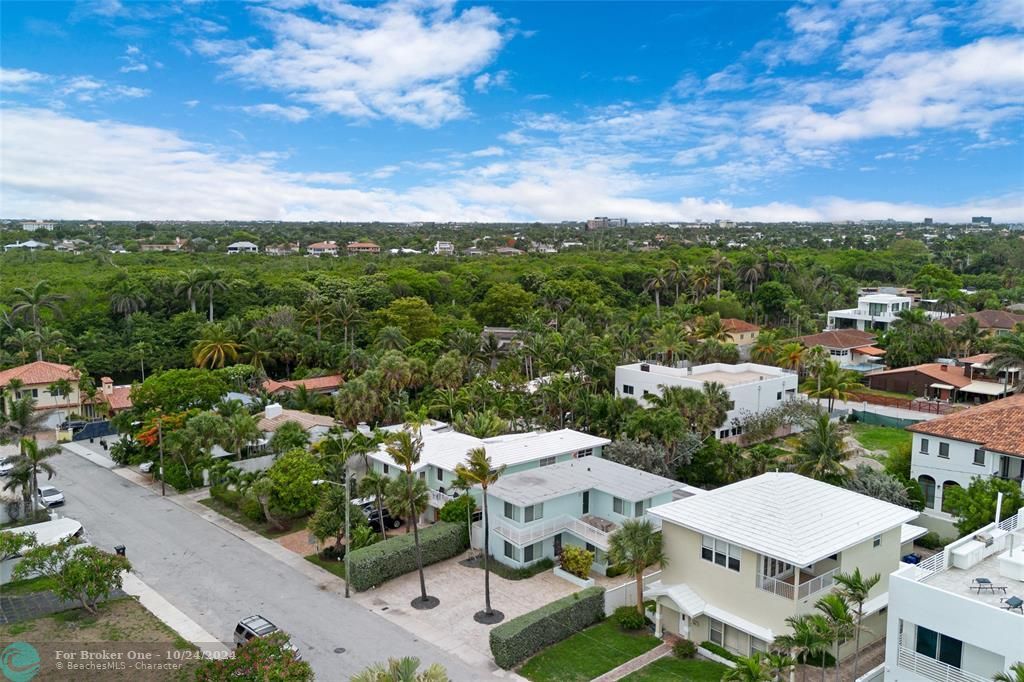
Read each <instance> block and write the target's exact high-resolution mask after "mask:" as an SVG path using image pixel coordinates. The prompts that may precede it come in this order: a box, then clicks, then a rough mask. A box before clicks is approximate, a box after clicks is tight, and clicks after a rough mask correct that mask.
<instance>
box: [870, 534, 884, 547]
mask: <svg viewBox="0 0 1024 682" xmlns="http://www.w3.org/2000/svg"><path fill="white" fill-rule="evenodd" d="M871 546H872V547H881V546H882V536H881V535H876V536H875V537H873V538H872V539H871Z"/></svg>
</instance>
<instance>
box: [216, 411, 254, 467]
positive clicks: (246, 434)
mask: <svg viewBox="0 0 1024 682" xmlns="http://www.w3.org/2000/svg"><path fill="white" fill-rule="evenodd" d="M262 435H263V434H262V432H261V431H260V429H259V426H258V425H257V422H256V420H255V419H254V418H253V417H252V415H250V414H247V413H245V412H235V413H234V414H232V415H231V416H230V417H227V418H226V419H225V420H224V443H225V444H226V445H227V446H228V450H230V451H231V452H233V453H235V459H242V449H243V448H245V446H246V445H248V444H250V443H253V442H255V441H257V440H259V439H260V437H261V436H262Z"/></svg>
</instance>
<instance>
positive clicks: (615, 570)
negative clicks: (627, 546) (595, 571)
mask: <svg viewBox="0 0 1024 682" xmlns="http://www.w3.org/2000/svg"><path fill="white" fill-rule="evenodd" d="M628 570H629V567H628V566H625V565H623V564H619V565H618V566H609V567H608V570H606V571H605V572H604V575H605V577H606V578H618V577H619V576H620V575H625V573H626V571H628Z"/></svg>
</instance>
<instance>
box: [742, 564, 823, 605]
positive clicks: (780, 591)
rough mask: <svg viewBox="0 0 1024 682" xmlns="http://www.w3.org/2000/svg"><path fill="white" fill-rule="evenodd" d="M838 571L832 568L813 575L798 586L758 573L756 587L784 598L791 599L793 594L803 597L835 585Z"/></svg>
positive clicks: (798, 597) (799, 597)
mask: <svg viewBox="0 0 1024 682" xmlns="http://www.w3.org/2000/svg"><path fill="white" fill-rule="evenodd" d="M838 571H839V569H838V568H833V569H832V570H831V571H829V572H827V573H822V574H821V575H819V576H815V577H813V578H811V579H810V580H808V581H806V582H802V583H800V585H799V586H794V585H793V584H792V583H788V582H786V581H785V580H779V579H778V578H772V577H769V576H767V575H758V576H757V589H759V590H764V591H765V592H771V593H772V594H777V595H778V596H780V597H783V598H785V599H793V598H794V595H796V598H797V599H804V598H805V597H809V596H811V595H812V594H817V593H818V592H821V591H823V590H827V589H829V588H830V587H832V586H833V585H835V582H836V580H835V575H836V573H837V572H838Z"/></svg>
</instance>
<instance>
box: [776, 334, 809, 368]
mask: <svg viewBox="0 0 1024 682" xmlns="http://www.w3.org/2000/svg"><path fill="white" fill-rule="evenodd" d="M805 350H806V349H805V348H804V344H802V343H800V342H799V341H790V342H789V343H787V344H786V345H784V346H783V347H782V348H780V349H779V355H778V356H777V357H776V358H775V361H776V362H778V363H779V365H781V366H782V367H784V368H786V369H791V370H793V371H795V372H796V373H797V374H798V375H799V374H800V364H801V363H802V362H803V360H804V352H805Z"/></svg>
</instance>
